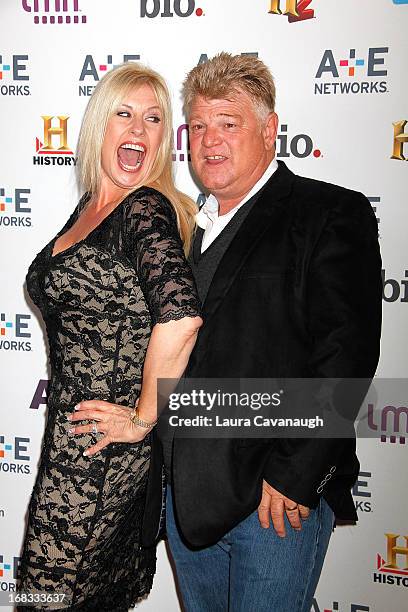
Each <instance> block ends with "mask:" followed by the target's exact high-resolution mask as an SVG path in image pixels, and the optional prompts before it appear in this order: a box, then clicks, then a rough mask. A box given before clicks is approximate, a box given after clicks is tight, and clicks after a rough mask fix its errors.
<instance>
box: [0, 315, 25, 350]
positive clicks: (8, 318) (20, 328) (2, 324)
mask: <svg viewBox="0 0 408 612" xmlns="http://www.w3.org/2000/svg"><path fill="white" fill-rule="evenodd" d="M30 320H31V315H29V314H21V313H17V314H13V315H7V314H6V313H5V312H0V351H22V352H26V353H28V352H31V351H32V345H31V342H30V340H27V339H26V338H31V332H30V331H29V328H30V326H29V322H30Z"/></svg>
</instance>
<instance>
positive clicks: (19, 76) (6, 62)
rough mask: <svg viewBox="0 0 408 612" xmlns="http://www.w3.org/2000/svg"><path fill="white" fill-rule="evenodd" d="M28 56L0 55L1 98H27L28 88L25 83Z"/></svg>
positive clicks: (27, 78)
mask: <svg viewBox="0 0 408 612" xmlns="http://www.w3.org/2000/svg"><path fill="white" fill-rule="evenodd" d="M27 62H28V55H10V56H7V57H6V56H5V55H3V54H1V55H0V94H1V95H2V96H29V95H30V87H29V85H27V84H25V85H23V83H26V81H29V80H30V77H29V75H28V74H27V72H28V70H27Z"/></svg>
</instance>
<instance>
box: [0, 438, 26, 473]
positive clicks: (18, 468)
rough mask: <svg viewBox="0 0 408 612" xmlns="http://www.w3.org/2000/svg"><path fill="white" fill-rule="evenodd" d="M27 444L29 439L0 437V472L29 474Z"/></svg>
mask: <svg viewBox="0 0 408 612" xmlns="http://www.w3.org/2000/svg"><path fill="white" fill-rule="evenodd" d="M29 444H30V438H21V437H19V436H15V437H14V438H10V439H8V438H6V437H5V436H3V435H0V472H8V473H10V474H30V455H29V449H28V445H29ZM16 461H18V462H19V463H15V462H16ZM20 462H22V463H20ZM27 464H28V465H27Z"/></svg>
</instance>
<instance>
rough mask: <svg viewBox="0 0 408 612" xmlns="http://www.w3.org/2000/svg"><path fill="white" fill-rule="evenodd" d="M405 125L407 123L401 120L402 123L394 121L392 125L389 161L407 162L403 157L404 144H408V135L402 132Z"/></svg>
mask: <svg viewBox="0 0 408 612" xmlns="http://www.w3.org/2000/svg"><path fill="white" fill-rule="evenodd" d="M407 123H408V121H406V120H405V119H403V120H402V121H396V122H395V123H393V124H392V125H393V126H394V143H393V149H392V155H391V159H400V160H401V161H408V160H407V158H406V157H404V152H403V147H404V144H407V143H408V134H406V133H405V132H404V129H405V126H406V125H407Z"/></svg>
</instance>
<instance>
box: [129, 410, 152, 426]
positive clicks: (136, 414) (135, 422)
mask: <svg viewBox="0 0 408 612" xmlns="http://www.w3.org/2000/svg"><path fill="white" fill-rule="evenodd" d="M130 420H131V421H132V423H133V425H138V426H139V427H144V428H145V429H153V427H154V426H155V425H156V423H157V421H154V422H153V423H149V422H148V421H144V420H143V419H141V418H140V417H139V412H138V409H137V408H136V409H135V410H132V412H131V414H130Z"/></svg>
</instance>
